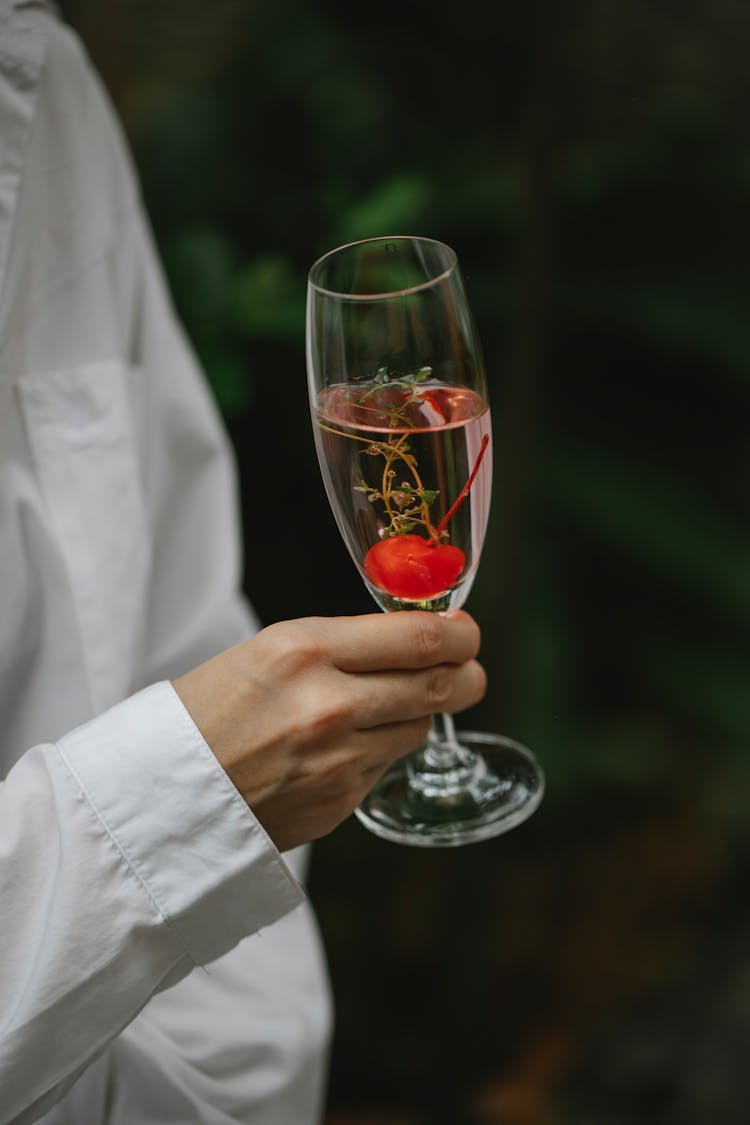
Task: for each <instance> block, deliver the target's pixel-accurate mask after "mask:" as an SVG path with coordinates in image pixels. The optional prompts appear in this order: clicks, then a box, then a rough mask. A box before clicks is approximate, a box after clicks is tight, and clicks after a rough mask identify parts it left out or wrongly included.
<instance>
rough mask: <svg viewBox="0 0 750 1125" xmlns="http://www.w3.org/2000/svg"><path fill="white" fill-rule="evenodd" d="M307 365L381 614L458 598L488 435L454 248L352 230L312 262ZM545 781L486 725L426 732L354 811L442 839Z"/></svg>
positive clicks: (440, 607) (430, 841) (439, 605)
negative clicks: (356, 236) (348, 238)
mask: <svg viewBox="0 0 750 1125" xmlns="http://www.w3.org/2000/svg"><path fill="white" fill-rule="evenodd" d="M307 370H308V388H309V394H310V406H311V410H312V418H313V429H314V432H315V444H316V448H317V452H318V459H319V462H320V468H321V472H322V474H323V480H324V483H325V488H326V492H327V494H328V499H329V501H330V504H331V508H332V510H333V514H334V516H335V518H336V522H337V524H338V527H339V530H340V532H341V534H342V536H343V538H344V542H345V543H346V546H347V547H348V549H349V552H350V554H351V556H352V559H353V560H354V563H355V565H356V566H357V568H358V570H359V573H360V575H361V577H362V579H363V581H364V583H365V586H366V587H367V589H368V590H369V591H370V593H371V594H372V596H373V598H374V599H375V601H376V602H377V604H378V605H379V606H380V608H381V609H382V610H384V611H386V612H393V611H398V610H401V611H402V610H413V609H421V610H429V611H432V612H437V613H443V612H446V611H448V610H450V609H457V608H460V607H461V606H462V605H463V604H464V602H465V600H466V598H467V596H468V594H469V591H470V589H471V585H472V583H473V581H474V576H475V574H476V569H477V566H478V563H479V557H480V554H481V550H482V543H483V540H484V535H485V531H486V527H487V519H488V516H489V504H490V486H491V478H492V435H491V429H490V411H489V405H488V397H487V386H486V379H485V373H484V366H483V361H482V356H481V350H480V346H479V341H478V338H477V334H476V331H475V328H474V325H473V322H472V318H471V313H470V310H469V306H468V304H467V301H466V296H465V293H464V287H463V282H462V279H461V275H460V272H459V268H458V262H457V259H456V255H455V253H454V251H453V250H451V248H450V247H449V246H446V245H445V244H443V243H441V242H436V241H435V240H433V239H428V238H415V237H405V236H393V237H383V238H373V239H366V240H364V241H361V242H354V243H350V244H349V245H346V246H342V247H339V248H338V249H335V250H331V251H330V252H329V253H327V254H325V255H324V256H323V257H322V258H320V259H319V260H318V261H317V262H316V263H315V264H314V265H313V266H312V268H311V270H310V274H309V281H308V290H307ZM543 791H544V778H543V774H542V772H541V770H540V768H539V766H538V764H537V762H536V760H535V758H534V756H533V754H532V753H531V752H530V751H529V750H528V749H526V747H524V746H521V745H520V744H519V743H517V742H514V741H512V740H511V739H508V738H504V737H502V736H500V735H496V734H486V733H479V732H461V733H460V734H458V735H457V734H456V731H455V728H454V725H453V720H452V718H451V716H450V715H436V716H434V718H433V721H432V728H431V731H430V735H429V738H428V740H427V742H426V743H425V744H424V745H423V746H421V747H417V748H415V750H414V751H413V752H412V753H411V754H410V755H408V756H407V757H406V758H404V759H402V760H401V761H399V762H398V763H396V765H394V766H392V767H391V768H390V769H389V770H388V771H387V772H386V773H385V774H384V775H383V777H382V778H381V779H380V780H379V781H378V782H377V783H376V785H375V786H374V787H373V789H372V790H371V791H370V793H369V794H368V796H367V798H366V799H365V800H364V801H363V803H362V804H361V805H360V807H359V808H358V809H357V810H356V814H357V816H358V817H359V819H360V820H361V821H362V822H363V823H364V824H365V825H366V826H367V827H368V828H369V829H370V830H371V831H372V832H374V833H375V834H376V835H378V836H382V837H384V838H385V839H387V840H392V841H395V842H397V843H402V844H412V845H417V846H422V847H441V846H442V847H447V846H456V845H460V844H467V843H471V842H474V841H477V840H484V839H487V838H489V837H492V836H496V835H499V834H500V833H501V832H506V831H508V830H509V829H511V828H514V827H515V826H516V825H517V824H520V823H521V822H522V821H524V820H525V819H526V818H527V817H528V816H530V815H531V813H532V812H533V811H534V809H536V807H537V806H538V804H539V802H540V801H541V799H542V794H543Z"/></svg>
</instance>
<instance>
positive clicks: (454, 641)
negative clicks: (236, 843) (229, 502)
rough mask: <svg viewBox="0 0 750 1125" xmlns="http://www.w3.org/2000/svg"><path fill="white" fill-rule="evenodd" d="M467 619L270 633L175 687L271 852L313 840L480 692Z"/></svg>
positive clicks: (374, 619) (390, 619)
mask: <svg viewBox="0 0 750 1125" xmlns="http://www.w3.org/2000/svg"><path fill="white" fill-rule="evenodd" d="M478 650H479V629H478V627H477V625H476V623H475V622H474V621H473V619H472V618H471V617H469V616H468V614H465V613H455V614H451V615H450V616H446V617H443V616H440V615H437V614H431V613H423V612H419V611H415V612H411V611H410V612H408V613H407V612H402V613H390V614H381V613H374V614H368V615H365V616H362V617H334V618H314V617H311V618H304V619H301V620H298V621H285V622H282V623H280V624H277V625H271V626H269V627H268V628H266V629H263V630H262V631H261V632H260V633H257V634H256V635H255V636H254V637H252V638H251V639H250V640H248V641H245V642H244V643H243V644H240V645H237V646H235V647H234V648H231V649H227V651H226V652H222V653H220V654H219V655H218V656H216V657H214V658H213V659H212V660H209V661H207V662H206V663H205V664H202V665H200V666H199V667H198V668H195V669H194V670H193V671H191V672H188V673H187V674H186V675H184V676H181V677H180V678H179V679H178V680H175V682H174V687H175V690H176V691H177V694H178V695H179V696H180V699H181V700H182V702H183V703H184V705H185V707H186V708H187V710H188V712H189V713H190V715H191V716H192V718H193V720H194V722H195V724H196V726H197V727H198V729H199V730H200V731H201V733H202V735H203V736H204V738H205V739H206V742H207V743H208V745H209V746H210V747H211V749H212V751H213V752H214V754H215V755H216V757H217V758H218V760H219V762H220V763H221V765H222V766H223V768H224V769H225V770H226V772H227V774H228V775H229V777H230V778H231V780H232V781H233V782H234V784H235V785H236V787H237V789H238V790H239V791H240V793H241V794H242V796H243V797H244V798H245V800H246V801H247V803H248V805H249V806H250V808H251V809H252V810H253V812H254V814H255V815H256V816H257V818H258V820H259V821H260V822H261V824H262V825H263V827H264V828H265V829H266V831H267V832H268V834H269V836H270V837H271V839H272V840H273V841H274V843H275V844H276V846H277V847H278V848H279V850H280V851H286V850H287V849H288V848H293V847H295V846H296V845H297V844H302V843H306V842H307V841H309V840H314V839H316V838H317V837H319V836H324V835H325V834H326V833H327V832H330V831H331V829H333V828H335V827H336V825H337V824H339V823H340V822H341V821H342V820H344V819H345V818H346V817H347V816H348V815H349V814H350V813H351V812H352V811H353V810H354V808H355V807H356V806H357V805H358V804H359V803H360V801H361V800H362V798H363V797H364V796H365V794H366V793H367V792H368V790H369V789H370V788H371V786H372V785H373V784H374V783H375V782H376V781H377V779H378V778H379V777H380V776H381V775H382V774H383V773H384V771H385V770H386V769H387V768H388V766H390V765H391V763H392V762H394V761H395V760H396V759H397V758H400V757H401V756H402V755H403V754H406V753H408V752H409V751H410V750H413V749H414V747H416V746H418V745H419V744H420V743H421V742H423V741H424V739H425V738H426V736H427V731H428V729H429V724H430V715H431V714H432V713H433V712H434V711H449V712H453V711H461V710H463V709H464V708H465V707H470V706H471V705H472V704H474V703H477V702H478V701H479V700H480V699H481V698H482V696H483V694H484V690H485V686H486V678H485V674H484V671H483V669H482V667H481V666H480V665H479V664H478V663H477V661H476V659H475V657H476V655H477V652H478Z"/></svg>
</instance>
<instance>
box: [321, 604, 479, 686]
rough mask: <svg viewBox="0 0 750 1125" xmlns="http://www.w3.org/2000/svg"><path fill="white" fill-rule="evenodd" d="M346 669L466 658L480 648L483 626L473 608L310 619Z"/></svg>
mask: <svg viewBox="0 0 750 1125" xmlns="http://www.w3.org/2000/svg"><path fill="white" fill-rule="evenodd" d="M310 624H311V627H312V628H313V629H314V630H316V632H318V633H319V635H320V637H321V639H323V640H324V642H325V643H326V645H327V648H328V651H329V653H330V655H331V659H332V661H333V663H334V665H335V666H336V667H337V668H339V669H340V670H341V671H342V672H377V671H380V670H381V669H388V668H427V667H430V666H431V665H434V664H463V663H464V662H465V661H466V660H471V659H473V658H474V657H475V656H476V655H477V653H478V651H479V641H480V634H479V626H478V625H477V623H476V622H475V621H474V619H473V618H472V617H470V616H469V615H468V613H463V612H460V611H459V612H457V613H455V614H451V615H450V616H443V615H442V614H437V613H426V612H423V611H421V610H415V611H408V612H406V611H405V612H401V613H388V614H385V613H371V614H365V615H363V616H361V617H333V618H326V619H322V618H319V619H310Z"/></svg>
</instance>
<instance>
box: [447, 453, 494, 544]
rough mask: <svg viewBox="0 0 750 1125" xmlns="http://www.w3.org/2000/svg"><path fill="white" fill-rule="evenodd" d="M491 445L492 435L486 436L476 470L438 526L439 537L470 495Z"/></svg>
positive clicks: (473, 470) (474, 469) (475, 466)
mask: <svg viewBox="0 0 750 1125" xmlns="http://www.w3.org/2000/svg"><path fill="white" fill-rule="evenodd" d="M489 444H490V435H489V434H485V435H484V437H483V438H482V447H481V449H480V450H479V456H478V457H477V460H476V464H475V465H474V468H473V469H472V470H471V476H470V477H469V479H468V480H467V482H466V484H465V485H464V486H463V488H462V489H461V491H460V492H459V494H458V496H457V497H456V500H455V503H454V504H452V505H451V507H450V508H449V509H448V511H447V512H446V513H445V515H444V516H443V518H442V519H441V521H440V523H439V524H438V525H437V527H436V529H435V530H436V531H437V533H438V535H439V534H440V532H441V531H442V530H443V528H444V527H446V525H447V524H448V523H449V522H450V520H452V519H453V517H454V516H455V514H456V512H457V511H458V509H459V508H460V507H461V505H462V504H463V502H464V500H465V499H466V497H467V496H468V495H469V489H470V488H471V486H472V484H473V483H474V478H475V477H476V475H477V473H478V472H479V466H480V465H481V464H482V458H483V457H484V454H485V451H486V449H487V446H488V445H489Z"/></svg>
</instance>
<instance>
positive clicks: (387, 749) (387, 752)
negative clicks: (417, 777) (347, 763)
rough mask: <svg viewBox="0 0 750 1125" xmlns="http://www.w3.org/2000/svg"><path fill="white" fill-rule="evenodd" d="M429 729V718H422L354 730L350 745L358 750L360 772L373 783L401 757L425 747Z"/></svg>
mask: <svg viewBox="0 0 750 1125" xmlns="http://www.w3.org/2000/svg"><path fill="white" fill-rule="evenodd" d="M429 730H430V719H429V717H427V716H423V717H421V718H419V719H409V720H407V721H406V722H402V723H385V724H384V725H383V726H379V727H371V728H370V729H369V730H360V731H355V733H354V734H353V736H352V743H351V744H352V745H353V746H354V747H356V751H357V768H358V771H359V773H360V774H361V776H362V777H363V778H365V779H366V780H367V781H368V782H371V780H372V778H373V777H374V776H375V775H377V774H379V773H382V772H383V771H384V770H386V769H388V767H389V766H390V765H393V763H394V762H395V761H397V760H398V759H399V758H403V756H404V755H405V754H410V753H411V752H412V750H417V749H418V748H419V747H420V746H422V745H423V744H424V742H425V741H426V740H427V735H428V733H429Z"/></svg>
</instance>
